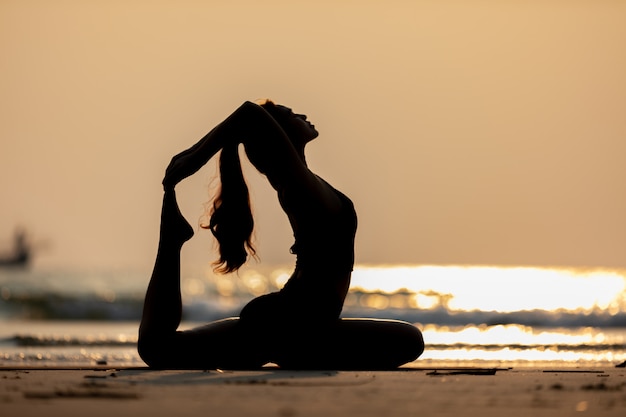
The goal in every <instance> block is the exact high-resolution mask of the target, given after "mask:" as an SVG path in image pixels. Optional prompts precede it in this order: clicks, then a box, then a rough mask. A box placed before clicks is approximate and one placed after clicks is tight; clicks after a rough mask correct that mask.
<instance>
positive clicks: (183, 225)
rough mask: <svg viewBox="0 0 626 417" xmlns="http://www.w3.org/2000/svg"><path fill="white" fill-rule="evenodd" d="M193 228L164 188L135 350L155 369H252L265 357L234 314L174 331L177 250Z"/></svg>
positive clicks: (178, 306) (178, 302)
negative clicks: (155, 247)
mask: <svg viewBox="0 0 626 417" xmlns="http://www.w3.org/2000/svg"><path fill="white" fill-rule="evenodd" d="M192 236H193V229H192V228H191V226H190V225H189V223H187V221H186V220H185V218H184V217H183V216H182V214H181V213H180V210H179V208H178V204H177V202H176V194H175V193H174V190H173V189H172V188H169V189H166V191H165V195H164V196H163V208H162V211H161V227H160V236H159V246H158V251H157V257H156V262H155V265H154V270H153V272H152V277H151V278H150V284H149V285H148V290H147V292H146V298H145V301H144V309H143V315H142V318H141V325H140V327H139V340H138V351H139V354H140V356H141V358H142V359H143V360H144V361H145V362H146V363H147V364H148V365H150V366H151V367H156V368H193V369H213V368H220V367H224V368H251V367H259V366H261V365H263V364H264V363H266V362H267V360H266V359H264V358H265V357H266V355H265V352H264V351H262V350H260V349H259V348H257V346H255V345H256V343H253V342H254V335H253V332H250V331H248V330H246V329H245V328H244V327H243V326H241V324H240V323H239V319H236V318H231V319H224V320H219V321H217V322H213V323H209V324H207V325H206V326H202V327H199V328H196V329H192V330H187V331H178V330H177V329H178V326H179V324H180V321H181V317H182V301H181V292H180V251H181V249H182V246H183V244H184V243H185V242H186V241H187V240H189V239H190V238H191V237H192Z"/></svg>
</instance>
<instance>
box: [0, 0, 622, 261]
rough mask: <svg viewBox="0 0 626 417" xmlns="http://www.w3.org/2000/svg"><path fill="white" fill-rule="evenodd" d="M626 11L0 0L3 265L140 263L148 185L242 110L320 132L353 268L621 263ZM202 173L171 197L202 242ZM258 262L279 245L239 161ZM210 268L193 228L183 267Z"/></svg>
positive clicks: (365, 1)
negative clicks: (31, 247) (255, 109)
mask: <svg viewBox="0 0 626 417" xmlns="http://www.w3.org/2000/svg"><path fill="white" fill-rule="evenodd" d="M625 19H626V2H623V1H618V0H614V1H611V0H589V1H583V0H579V1H576V0H572V1H563V0H561V1H555V0H545V1H512V0H476V1H461V0H458V1H450V0H432V1H425V0H416V1H408V0H407V1H402V0H385V1H380V0H379V1H372V0H361V1H356V0H355V1H352V0H337V1H330V0H317V1H296V0H291V1H287V0H267V1H263V2H259V1H254V0H246V1H242V0H228V1H226V0H224V1H218V0H213V1H191V0H181V1H147V0H146V1H139V0H126V1H119V0H108V1H101V0H94V1H89V2H84V1H79V0H66V1H62V0H56V1H49V0H39V1H37V0H16V1H13V0H0V50H1V54H0V74H2V76H1V77H0V190H1V192H2V200H1V203H0V248H5V249H6V248H8V247H9V246H10V243H11V236H12V234H13V231H14V230H15V228H16V227H18V226H22V227H25V228H26V229H27V230H28V231H29V233H30V234H31V236H32V238H33V239H34V240H36V241H38V242H40V243H41V244H42V248H41V249H40V253H39V254H38V256H37V258H36V261H35V265H36V266H37V267H41V268H44V267H67V268H71V267H88V268H89V267H92V268H106V267H110V268H149V267H150V266H151V265H152V262H153V260H154V255H155V253H156V245H157V238H158V224H159V214H160V202H161V196H162V188H161V185H160V182H161V179H162V176H163V172H164V170H165V167H166V166H167V164H168V162H169V160H170V158H171V156H172V155H174V154H175V153H177V152H179V151H181V150H183V149H185V148H187V147H188V146H190V145H192V144H193V143H195V142H196V141H197V140H198V139H199V138H200V137H202V136H203V135H204V134H205V133H206V132H207V131H209V130H210V129H211V128H212V127H213V126H215V125H216V124H217V123H219V122H220V121H221V120H223V119H224V118H225V117H227V116H228V115H229V114H230V113H231V112H232V111H234V110H235V109H236V108H237V107H238V106H239V105H240V104H241V103H242V102H244V101H245V100H256V99H260V98H266V97H269V98H272V99H274V100H275V101H277V102H279V103H282V104H285V105H288V106H290V107H292V108H293V109H294V110H295V111H297V112H300V113H305V114H307V115H308V116H309V119H310V120H311V121H312V122H313V123H314V124H315V125H316V127H317V128H318V130H319V131H320V136H319V138H318V139H316V141H314V142H313V143H311V144H310V145H309V146H308V148H307V152H308V154H307V155H308V157H307V159H308V162H309V166H310V168H311V169H312V170H313V171H314V172H316V173H317V174H319V175H320V176H322V177H323V178H325V179H326V180H327V181H329V182H330V183H331V184H333V185H334V186H336V187H337V188H338V189H340V190H342V191H343V192H344V193H346V194H347V195H348V196H350V198H351V199H352V200H353V201H354V203H355V205H356V209H357V212H358V215H359V230H358V234H357V241H356V261H357V263H361V264H398V263H402V264H441V265H448V264H472V265H480V264H489V265H534V266H556V265H559V266H589V267H611V268H613V267H616V268H621V267H626V192H625V191H626V188H625V187H624V179H625V178H626V175H625V174H626V166H625V164H624V158H625V157H626V76H625V75H624V74H626V48H624V44H625V43H626V25H624V20H625ZM215 173H216V169H215V164H214V163H213V162H211V163H209V164H208V165H207V166H206V167H205V168H203V169H202V170H201V171H200V172H199V173H198V174H196V176H194V177H192V178H190V179H188V180H186V181H185V182H183V183H181V184H180V185H179V187H178V197H179V202H180V205H181V208H182V210H183V212H184V214H185V216H186V217H187V219H188V220H189V221H190V223H192V224H193V225H196V224H197V223H198V221H199V219H200V218H201V216H202V214H203V210H204V204H205V203H206V202H207V201H208V200H209V198H210V195H211V194H210V187H211V186H212V187H213V189H214V188H215V181H214V176H215ZM246 175H247V178H248V181H249V182H250V186H251V189H252V198H253V204H254V210H255V216H256V220H257V222H256V224H257V231H256V239H257V246H258V250H259V255H260V258H261V262H262V263H265V264H276V263H290V262H293V256H292V255H290V254H289V251H288V249H289V246H290V245H291V244H292V239H293V237H292V235H291V231H290V229H289V225H288V223H287V220H286V217H285V215H284V214H283V213H282V212H281V211H280V208H279V206H278V203H277V201H276V196H275V194H274V192H273V191H272V190H271V188H270V187H269V186H268V185H267V183H266V181H265V179H264V178H263V177H262V176H260V175H259V174H258V173H256V172H255V171H254V170H253V169H252V168H250V167H249V166H247V168H246ZM213 259H215V254H214V243H213V241H212V238H211V236H210V233H209V232H207V231H203V230H199V231H198V232H197V233H196V237H195V238H194V239H193V240H192V241H191V242H189V244H188V245H187V247H186V249H185V252H184V253H183V261H184V262H185V265H191V264H197V265H202V264H206V263H208V262H210V261H212V260H213Z"/></svg>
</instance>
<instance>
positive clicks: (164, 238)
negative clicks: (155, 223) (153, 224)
mask: <svg viewBox="0 0 626 417" xmlns="http://www.w3.org/2000/svg"><path fill="white" fill-rule="evenodd" d="M193 234H194V231H193V228H192V227H191V225H190V224H189V222H187V220H186V219H185V217H184V216H183V214H182V213H181V212H180V209H179V208H178V203H177V202H176V193H175V192H174V189H173V188H172V189H166V190H165V195H164V196H163V208H162V210H161V242H163V243H166V244H168V245H169V244H171V245H175V246H178V247H182V246H183V244H184V243H185V242H186V241H188V240H189V239H191V238H192V237H193Z"/></svg>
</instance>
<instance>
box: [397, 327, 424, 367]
mask: <svg viewBox="0 0 626 417" xmlns="http://www.w3.org/2000/svg"><path fill="white" fill-rule="evenodd" d="M403 333H404V334H403V335H402V337H403V339H404V340H403V342H402V344H403V346H405V347H406V359H407V360H406V362H412V361H414V360H416V359H417V358H419V357H420V356H421V355H422V353H424V336H423V335H422V332H421V331H420V330H419V329H418V328H417V327H416V326H414V325H412V324H408V323H407V326H406V328H405V330H404V332H403Z"/></svg>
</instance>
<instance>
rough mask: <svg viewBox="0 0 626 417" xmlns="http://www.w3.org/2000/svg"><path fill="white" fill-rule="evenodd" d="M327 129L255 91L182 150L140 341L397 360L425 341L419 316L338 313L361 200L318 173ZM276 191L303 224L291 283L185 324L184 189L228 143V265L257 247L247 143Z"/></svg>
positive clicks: (224, 226) (200, 359) (228, 359)
mask: <svg viewBox="0 0 626 417" xmlns="http://www.w3.org/2000/svg"><path fill="white" fill-rule="evenodd" d="M317 135H318V132H317V131H316V130H315V127H314V126H313V125H312V124H311V123H309V122H308V121H307V119H306V116H304V115H299V114H294V113H293V112H292V111H291V109H289V108H287V107H284V106H280V105H276V104H274V103H272V102H271V101H267V102H266V103H264V104H262V105H258V104H254V103H251V102H245V103H244V104H243V105H241V106H240V107H239V108H238V109H237V110H236V111H235V112H233V113H232V114H231V115H230V116H229V117H228V118H227V119H226V120H224V121H223V122H222V123H220V124H219V125H217V126H216V127H215V128H214V129H213V130H212V131H210V132H209V133H208V134H207V135H206V136H205V137H203V138H202V139H201V140H200V141H199V142H198V143H196V144H195V145H193V146H192V147H191V148H189V149H187V150H185V151H183V152H181V153H180V154H178V155H176V156H174V157H173V158H172V161H171V162H170V164H169V166H168V167H167V169H166V172H165V178H164V179H163V187H164V196H163V207H162V212H161V227H160V238H159V247H158V252H157V258H156V262H155V266H154V271H153V273H152V277H151V279H150V284H149V286H148V290H147V294H146V299H145V303H144V311H143V317H142V320H141V326H140V328H139V342H138V350H139V354H140V355H141V357H142V359H143V360H144V361H145V362H146V363H147V364H148V365H149V366H151V367H155V368H190V369H214V368H230V369H242V368H248V369H249V368H257V367H260V366H262V365H264V364H266V363H268V362H273V363H276V364H278V365H279V366H281V367H283V368H292V369H293V368H298V369H391V368H395V367H397V366H399V365H402V364H403V363H406V362H409V361H412V360H414V359H416V358H417V357H418V356H419V355H420V354H421V353H422V351H423V349H424V343H423V339H422V335H421V333H420V332H419V330H418V329H417V328H415V327H414V326H412V325H410V324H408V323H404V322H399V321H393V320H371V319H340V318H339V314H340V312H341V309H342V306H343V301H344V298H345V296H346V294H347V291H348V287H349V284H350V275H351V272H352V267H353V264H354V235H355V232H356V214H355V212H354V208H353V206H352V202H351V201H350V200H349V199H348V198H347V197H346V196H345V195H343V194H342V193H340V192H339V191H337V190H336V189H334V188H333V187H332V186H330V185H329V184H328V183H327V182H325V181H324V180H322V179H321V178H319V177H318V176H316V175H315V174H313V173H312V172H311V171H310V170H309V168H308V167H307V164H306V159H305V155H304V148H305V146H306V144H307V143H308V142H309V141H311V140H313V139H315V138H316V137H317ZM239 144H243V146H244V150H245V153H246V155H247V157H248V159H249V160H250V162H251V163H252V164H253V165H254V167H255V168H256V169H258V170H259V172H261V173H262V174H264V175H265V176H266V177H267V179H268V181H269V183H270V184H271V186H272V187H273V188H274V189H275V190H276V192H277V193H278V199H279V202H280V204H281V206H282V208H283V210H284V211H285V213H286V214H287V217H288V218H289V222H290V224H291V226H292V228H293V232H294V237H295V244H294V245H293V246H292V248H291V251H292V253H294V254H296V255H297V261H296V267H295V270H294V272H293V275H292V276H291V278H290V279H289V281H288V282H287V283H286V285H285V286H284V288H283V289H282V290H281V291H279V292H275V293H271V294H267V295H264V296H261V297H258V298H256V299H254V300H252V301H251V302H250V303H248V305H246V306H245V307H244V308H243V310H242V311H241V314H240V317H239V318H228V319H224V320H219V321H217V322H213V323H209V324H208V325H205V326H203V327H199V328H195V329H192V330H186V331H178V330H177V328H178V325H179V324H180V320H181V310H182V304H181V293H180V250H181V248H182V246H183V244H184V243H185V242H186V241H187V240H188V239H190V238H191V237H192V235H193V230H192V228H191V226H190V225H189V223H187V221H186V220H185V219H184V217H183V216H182V215H181V213H180V211H179V209H178V205H177V202H176V195H175V191H174V188H175V186H176V184H178V183H179V182H180V181H182V180H183V179H184V178H186V177H188V176H190V175H192V174H194V173H195V172H196V171H198V170H199V169H200V168H201V167H202V166H203V165H205V164H206V163H207V162H208V161H209V160H210V159H211V158H212V157H213V156H214V155H216V154H217V153H218V152H219V151H221V154H220V177H221V182H222V187H221V190H220V194H219V195H218V196H217V197H216V199H215V201H214V203H213V209H212V211H211V219H210V222H209V226H208V227H209V228H210V229H211V231H212V232H213V234H214V235H215V237H216V239H217V241H218V244H219V252H220V258H219V260H218V261H216V271H218V272H221V273H228V272H233V271H236V270H237V269H238V268H239V267H240V266H241V265H243V264H244V263H245V261H246V259H247V257H248V256H249V255H254V248H253V246H252V244H251V242H250V236H251V233H252V228H253V219H252V215H251V212H250V205H249V199H248V189H247V186H246V184H245V182H244V180H243V175H242V173H241V165H240V161H239V154H238V146H239Z"/></svg>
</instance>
